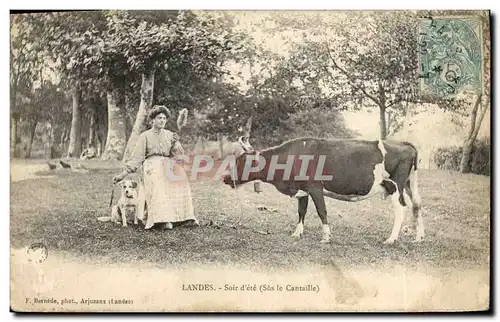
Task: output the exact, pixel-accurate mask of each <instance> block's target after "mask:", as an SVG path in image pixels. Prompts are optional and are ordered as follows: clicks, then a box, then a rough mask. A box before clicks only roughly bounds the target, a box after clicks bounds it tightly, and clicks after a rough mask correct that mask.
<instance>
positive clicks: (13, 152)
mask: <svg viewBox="0 0 500 322" xmlns="http://www.w3.org/2000/svg"><path fill="white" fill-rule="evenodd" d="M10 121H11V125H10V156H11V158H17V157H19V155H18V153H17V149H16V146H17V125H18V122H19V118H18V117H17V115H13V116H12V117H11V119H10Z"/></svg>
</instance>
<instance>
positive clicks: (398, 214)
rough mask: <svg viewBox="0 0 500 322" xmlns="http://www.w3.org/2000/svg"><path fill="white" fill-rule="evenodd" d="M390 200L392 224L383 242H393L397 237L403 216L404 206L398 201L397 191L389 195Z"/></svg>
mask: <svg viewBox="0 0 500 322" xmlns="http://www.w3.org/2000/svg"><path fill="white" fill-rule="evenodd" d="M391 200H392V205H393V208H394V225H393V226H392V232H391V236H389V238H387V239H386V240H385V241H384V244H393V243H394V242H395V241H396V240H397V239H398V237H399V232H400V231H401V225H402V224H403V220H404V216H405V206H403V205H402V204H401V202H400V198H399V191H396V192H395V193H393V194H392V195H391Z"/></svg>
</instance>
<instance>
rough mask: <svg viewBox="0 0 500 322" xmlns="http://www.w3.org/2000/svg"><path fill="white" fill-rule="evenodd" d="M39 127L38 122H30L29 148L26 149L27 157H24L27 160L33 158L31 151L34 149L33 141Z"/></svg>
mask: <svg viewBox="0 0 500 322" xmlns="http://www.w3.org/2000/svg"><path fill="white" fill-rule="evenodd" d="M37 125H38V120H36V119H35V120H34V121H32V122H30V132H29V137H28V143H27V148H26V155H25V156H24V157H25V158H30V157H31V149H32V147H33V140H34V138H35V132H36V126H37Z"/></svg>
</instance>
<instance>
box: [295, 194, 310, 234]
mask: <svg viewBox="0 0 500 322" xmlns="http://www.w3.org/2000/svg"><path fill="white" fill-rule="evenodd" d="M298 199H299V201H298V207H299V222H298V224H297V228H295V232H294V233H293V234H292V236H293V237H302V234H304V218H305V217H306V213H307V204H308V203H309V196H308V195H305V196H300V197H298Z"/></svg>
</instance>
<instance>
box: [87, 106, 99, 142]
mask: <svg viewBox="0 0 500 322" xmlns="http://www.w3.org/2000/svg"><path fill="white" fill-rule="evenodd" d="M90 113H91V114H90V122H89V142H88V146H87V148H90V147H94V148H97V147H96V145H95V133H96V128H95V124H96V121H95V117H96V116H95V114H96V113H95V111H94V109H92V110H91V112H90Z"/></svg>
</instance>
